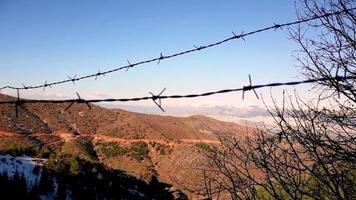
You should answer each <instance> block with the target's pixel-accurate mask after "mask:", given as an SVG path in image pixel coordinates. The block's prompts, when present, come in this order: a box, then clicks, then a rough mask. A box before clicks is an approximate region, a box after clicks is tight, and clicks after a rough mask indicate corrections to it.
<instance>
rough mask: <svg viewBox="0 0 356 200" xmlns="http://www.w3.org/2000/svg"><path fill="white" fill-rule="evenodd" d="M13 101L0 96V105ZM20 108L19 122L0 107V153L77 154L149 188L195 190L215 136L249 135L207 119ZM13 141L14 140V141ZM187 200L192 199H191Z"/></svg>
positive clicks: (56, 106) (35, 106) (244, 129)
mask: <svg viewBox="0 0 356 200" xmlns="http://www.w3.org/2000/svg"><path fill="white" fill-rule="evenodd" d="M9 99H12V97H9V96H6V95H2V94H0V101H2V100H9ZM67 106H68V104H24V105H21V106H20V107H19V113H18V114H19V116H18V117H16V115H15V109H14V108H13V107H12V106H11V105H0V151H1V152H3V153H9V152H10V153H22V152H26V151H28V150H30V153H33V154H34V155H36V156H49V155H51V154H54V153H58V152H60V153H66V154H75V155H79V156H81V157H82V158H83V159H87V160H93V162H100V163H103V164H105V165H106V166H108V167H110V168H113V169H120V170H124V171H126V172H127V173H128V174H130V175H133V176H135V177H137V178H139V179H142V180H145V181H146V182H151V181H152V180H154V179H155V178H158V180H159V181H162V182H165V183H168V184H171V185H173V186H174V187H173V189H174V188H179V189H180V190H184V188H190V189H194V188H193V187H195V186H197V185H199V183H200V182H201V176H200V174H201V173H200V171H199V169H198V168H199V166H201V165H202V164H204V162H205V161H204V157H203V156H202V154H200V153H199V151H200V150H201V149H200V148H202V147H205V146H206V145H217V144H218V140H217V137H216V136H217V134H228V135H233V136H236V137H241V136H244V135H246V134H247V132H249V131H252V129H251V128H247V127H244V126H241V125H237V124H234V123H228V122H222V121H218V120H215V119H212V118H209V117H205V116H200V115H196V116H191V117H173V116H158V115H146V114H139V113H132V112H127V111H124V110H119V109H104V108H101V107H98V106H95V105H92V106H91V109H90V110H89V109H88V107H87V106H86V105H85V104H73V106H71V107H70V109H68V110H67V111H64V110H65V108H66V107H67ZM14 138H16V140H14ZM189 197H191V198H194V195H192V194H190V196H189Z"/></svg>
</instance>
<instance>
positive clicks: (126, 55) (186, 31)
mask: <svg viewBox="0 0 356 200" xmlns="http://www.w3.org/2000/svg"><path fill="white" fill-rule="evenodd" d="M295 19H296V16H295V8H294V4H293V1H285V0H275V1H268V0H259V1H243V0H227V1H212V0H194V1H187V0H182V1H163V0H160V1H158V0H157V1H155V0H152V1H138V0H137V1H10V0H9V1H8V0H1V1H0V33H1V37H0V69H1V73H0V86H3V85H15V86H20V85H21V83H23V84H26V85H37V84H41V83H44V81H45V80H48V81H49V82H50V81H57V80H62V79H65V78H66V77H67V76H74V75H75V74H77V75H78V76H80V75H86V74H91V73H95V72H97V71H98V70H101V71H103V70H108V69H111V68H115V67H117V66H121V65H126V64H127V62H126V60H127V59H129V60H130V61H131V62H137V61H141V60H145V59H149V58H152V57H157V56H158V55H159V54H160V53H161V52H162V53H163V54H171V53H175V52H178V51H182V50H185V49H190V48H192V46H193V45H196V46H199V45H204V44H207V43H211V42H215V41H218V40H221V39H222V38H225V37H229V36H231V35H232V33H231V31H234V32H235V33H240V32H242V31H244V32H248V31H252V30H255V29H259V28H262V27H265V26H270V25H273V23H283V22H288V21H293V20H295ZM288 37H289V36H288V31H287V30H283V31H268V32H264V33H260V34H256V35H253V36H250V37H247V38H245V40H246V41H243V40H236V41H232V42H229V43H227V44H223V45H221V46H218V47H215V48H212V49H207V50H204V51H201V52H198V53H192V54H189V55H185V56H182V57H178V58H174V59H170V60H164V61H162V62H161V64H159V65H157V64H147V65H141V66H139V67H137V68H134V69H130V70H129V72H117V73H114V74H111V75H108V76H106V77H101V78H99V80H97V81H94V80H86V81H82V82H80V83H77V84H76V85H73V84H65V85H63V86H56V87H54V88H52V89H49V90H47V92H46V93H43V92H42V90H37V91H33V92H26V93H25V94H24V95H26V97H32V98H45V97H47V98H53V97H58V98H66V97H74V96H75V92H79V93H80V94H81V95H82V96H83V97H86V98H89V97H92V98H93V97H106V96H110V97H134V96H145V95H147V93H148V92H150V91H153V92H159V91H160V90H161V89H162V88H163V87H166V88H167V94H176V93H179V94H181V93H191V92H202V91H207V90H208V91H210V90H215V89H222V88H236V87H240V86H241V85H242V84H243V83H246V80H247V77H248V74H251V75H252V77H253V79H254V80H255V82H256V83H264V82H270V81H287V80H291V79H296V77H297V76H298V72H297V68H296V67H295V65H296V62H295V61H293V57H292V53H293V51H294V50H296V49H297V45H296V44H295V43H294V42H293V41H291V40H289V39H288ZM266 91H267V95H269V90H261V91H259V92H266ZM277 95H278V94H277ZM251 96H252V95H251ZM252 97H253V96H252ZM252 97H251V98H250V97H247V100H246V101H245V102H242V101H241V96H240V94H238V95H236V94H233V95H220V96H217V97H209V98H205V99H202V98H199V99H197V100H179V101H167V103H168V104H169V105H172V106H184V105H186V106H188V105H196V104H209V103H213V104H214V103H216V104H219V103H221V104H229V105H230V104H234V103H235V102H237V103H239V104H249V103H251V102H255V103H256V101H255V99H254V98H252ZM149 103H150V104H151V103H152V102H149Z"/></svg>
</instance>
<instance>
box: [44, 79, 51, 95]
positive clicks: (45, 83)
mask: <svg viewBox="0 0 356 200" xmlns="http://www.w3.org/2000/svg"><path fill="white" fill-rule="evenodd" d="M46 87H50V88H52V86H51V85H48V84H47V80H45V82H44V84H43V92H44V91H45V90H46Z"/></svg>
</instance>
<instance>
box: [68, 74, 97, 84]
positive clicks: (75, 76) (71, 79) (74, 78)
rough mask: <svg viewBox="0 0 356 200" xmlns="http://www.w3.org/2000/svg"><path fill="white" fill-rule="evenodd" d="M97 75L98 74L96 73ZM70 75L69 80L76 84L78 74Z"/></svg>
mask: <svg viewBox="0 0 356 200" xmlns="http://www.w3.org/2000/svg"><path fill="white" fill-rule="evenodd" d="M95 75H96V74H95ZM67 77H68V80H69V81H71V82H72V83H73V84H74V85H75V81H77V79H76V78H77V75H74V77H73V78H72V77H70V76H67Z"/></svg>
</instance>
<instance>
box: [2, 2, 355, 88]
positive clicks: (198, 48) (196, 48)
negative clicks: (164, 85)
mask: <svg viewBox="0 0 356 200" xmlns="http://www.w3.org/2000/svg"><path fill="white" fill-rule="evenodd" d="M353 10H356V8H350V9H345V10H340V11H336V12H331V13H325V14H324V15H316V16H314V17H310V18H306V19H300V20H297V21H293V22H288V23H282V24H276V23H275V24H274V25H272V26H269V27H265V28H261V29H258V30H255V31H251V32H247V33H244V32H241V33H240V34H235V33H234V32H232V34H233V35H232V36H231V37H228V38H225V39H223V40H220V41H218V42H215V43H210V44H207V45H203V46H195V45H193V46H194V48H192V49H189V50H185V51H181V52H177V53H174V54H171V55H164V54H163V53H161V54H160V55H159V56H158V57H155V58H151V59H148V60H144V61H140V62H136V63H131V62H130V61H129V60H127V63H128V64H127V65H125V66H121V67H117V68H114V69H111V70H108V71H103V72H100V71H98V72H97V73H94V74H90V75H86V76H80V77H77V75H75V76H74V77H70V76H68V77H67V79H65V80H61V81H56V82H51V83H48V82H47V81H45V82H44V84H41V85H36V86H30V85H24V84H22V87H15V86H4V87H1V88H0V91H1V90H3V89H12V90H30V89H39V88H43V90H45V89H46V88H47V87H52V86H54V85H60V84H64V83H69V82H71V83H73V84H75V82H77V81H80V80H84V79H89V78H95V80H96V79H97V78H98V77H100V76H105V75H107V74H110V73H113V72H117V71H120V70H126V71H127V70H128V69H130V68H133V67H137V66H139V65H143V64H147V63H152V62H157V64H159V63H160V62H161V61H162V60H166V59H170V58H174V57H178V56H182V55H185V54H189V53H193V52H196V51H201V50H203V49H208V48H211V47H215V46H218V45H221V44H223V43H226V42H229V41H231V40H236V39H243V40H244V38H245V37H247V36H250V35H254V34H257V33H261V32H265V31H268V30H277V29H282V28H283V27H287V26H292V25H297V24H301V23H306V22H309V21H312V20H316V19H320V18H325V17H330V16H334V15H340V14H342V13H344V12H349V11H353Z"/></svg>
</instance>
